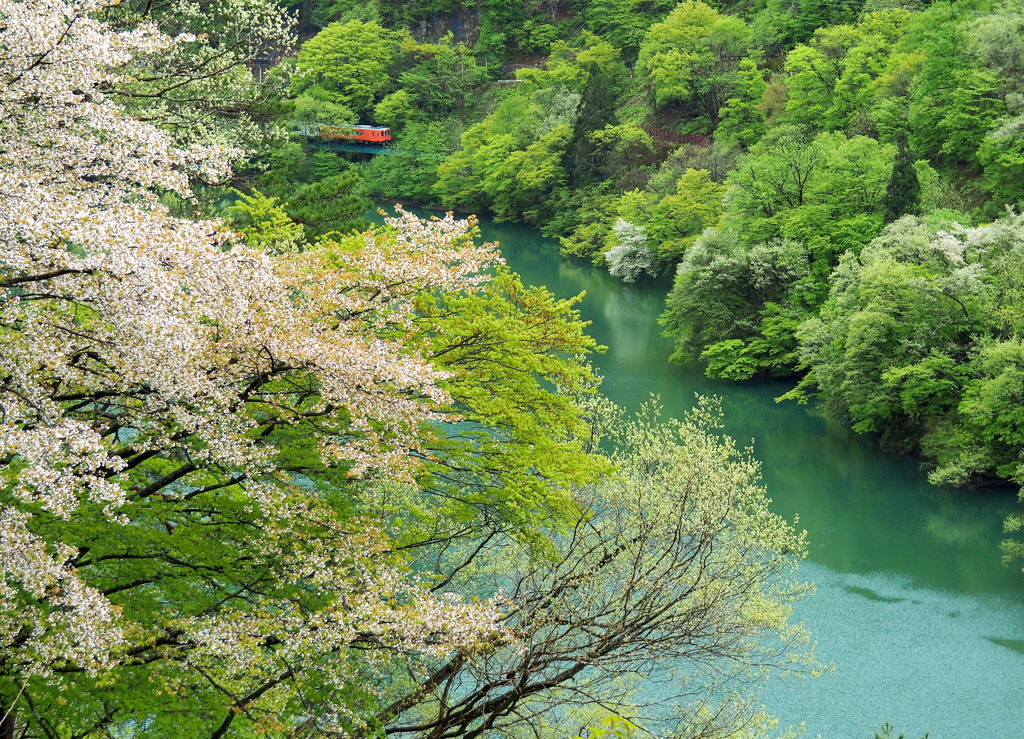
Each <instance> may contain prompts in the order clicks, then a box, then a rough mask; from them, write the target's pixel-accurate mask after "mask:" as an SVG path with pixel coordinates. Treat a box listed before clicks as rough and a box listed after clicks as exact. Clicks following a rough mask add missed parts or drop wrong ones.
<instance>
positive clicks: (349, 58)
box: [292, 20, 405, 114]
mask: <svg viewBox="0 0 1024 739" xmlns="http://www.w3.org/2000/svg"><path fill="white" fill-rule="evenodd" d="M404 37H405V34H402V33H398V32H394V31H389V30H387V29H385V28H383V27H381V26H380V25H378V24H377V23H373V22H363V21H357V20H351V21H349V22H347V23H332V24H331V25H329V26H327V27H326V28H325V29H324V30H323V31H321V32H320V33H318V34H317V35H316V36H314V37H313V38H311V39H310V40H309V41H307V42H306V43H305V44H303V45H302V48H301V49H300V50H299V55H298V68H297V72H296V74H295V76H294V77H293V78H292V92H293V94H295V95H303V96H306V97H309V98H312V99H313V100H316V101H321V102H325V103H334V104H338V105H343V106H346V107H347V108H350V109H351V110H352V111H354V112H355V113H356V114H361V113H363V112H365V111H367V110H369V109H370V108H371V107H372V106H373V104H374V103H375V102H377V101H378V100H379V99H380V98H381V97H382V96H383V94H384V93H385V91H386V90H387V88H388V86H389V85H390V84H391V79H390V75H391V71H392V65H393V64H394V63H395V62H396V61H397V59H398V55H399V51H400V47H401V43H402V40H403V38H404Z"/></svg>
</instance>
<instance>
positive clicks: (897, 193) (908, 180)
mask: <svg viewBox="0 0 1024 739" xmlns="http://www.w3.org/2000/svg"><path fill="white" fill-rule="evenodd" d="M882 208H883V210H884V216H885V220H886V222H887V223H891V222H892V221H895V220H896V219H897V218H899V217H900V216H903V215H917V214H918V213H919V212H920V210H921V183H920V182H919V181H918V179H917V169H916V168H915V167H914V156H913V154H911V152H910V150H909V149H908V148H907V143H906V141H905V140H903V139H902V138H901V139H900V141H899V148H898V149H897V150H896V160H895V161H894V162H893V166H892V175H891V176H890V177H889V184H888V185H887V186H886V188H885V197H884V198H883V199H882Z"/></svg>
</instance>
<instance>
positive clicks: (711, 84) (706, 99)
mask: <svg viewBox="0 0 1024 739" xmlns="http://www.w3.org/2000/svg"><path fill="white" fill-rule="evenodd" d="M750 40H751V39H750V32H749V29H748V28H747V27H746V24H744V22H743V21H742V20H740V19H739V18H736V17H735V16H725V15H721V14H720V13H719V12H718V11H717V10H715V9H714V8H712V7H710V6H709V5H706V4H704V3H703V2H700V0H686V2H682V3H680V4H679V5H678V6H676V8H675V10H673V11H672V12H671V13H669V15H668V17H666V18H665V20H664V21H662V22H661V23H656V24H654V25H653V26H651V28H650V30H649V31H648V32H647V35H646V37H645V38H644V42H643V45H642V46H641V47H640V57H639V59H638V60H637V64H638V66H639V67H640V68H641V69H642V70H643V71H644V74H645V77H646V79H647V82H648V86H649V87H650V90H651V94H652V98H653V100H654V103H655V105H656V106H658V107H661V106H666V105H669V104H672V103H681V104H683V105H692V106H695V107H697V108H698V109H699V110H700V111H701V112H702V113H703V114H704V115H706V116H707V118H708V120H709V122H710V126H711V128H712V129H713V128H714V127H715V126H716V125H717V124H718V116H719V110H720V109H721V107H722V106H723V105H725V102H726V100H728V99H729V98H731V97H733V95H732V93H733V91H734V90H735V87H736V75H735V71H736V62H735V61H734V60H737V59H739V57H740V56H741V55H744V54H745V53H746V51H747V49H748V47H749V46H750Z"/></svg>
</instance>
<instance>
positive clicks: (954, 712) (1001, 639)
mask: <svg viewBox="0 0 1024 739" xmlns="http://www.w3.org/2000/svg"><path fill="white" fill-rule="evenodd" d="M481 225H482V229H483V233H484V237H485V238H486V239H488V240H493V241H499V242H500V243H501V246H502V253H503V254H504V255H505V258H506V259H507V260H508V263H509V265H510V266H511V267H512V268H513V269H514V270H515V271H517V272H519V273H520V274H521V275H522V277H523V280H524V282H526V283H528V284H535V285H546V286H547V287H548V288H549V289H550V290H551V291H552V292H554V293H555V294H556V295H557V296H559V297H568V296H571V295H576V294H578V293H580V292H583V291H586V293H587V296H586V298H585V299H584V301H583V303H582V304H581V306H580V312H581V313H582V315H583V316H584V318H585V319H586V320H589V321H591V322H592V325H591V326H590V332H591V334H592V335H593V336H594V337H595V338H596V339H597V340H598V341H599V342H600V343H602V344H604V345H606V346H608V351H607V353H605V354H603V355H600V356H598V357H596V358H595V364H596V365H597V367H598V370H599V372H600V373H601V374H603V375H604V377H605V382H604V386H603V387H604V392H605V393H606V394H607V395H608V396H610V397H611V398H612V399H613V400H615V401H617V402H618V403H620V404H622V405H624V406H626V407H628V408H636V407H638V406H639V405H640V404H641V403H642V402H644V401H645V400H647V399H648V398H649V397H650V394H651V393H655V394H658V395H660V397H661V401H662V404H663V405H664V407H665V410H666V412H667V413H669V414H680V413H682V412H683V411H684V410H685V409H687V408H689V407H691V406H692V404H693V398H694V394H695V393H701V394H716V395H718V396H719V397H721V398H722V404H723V407H724V410H725V414H726V424H727V428H728V431H729V433H730V434H731V435H732V436H733V437H734V438H736V439H737V440H738V441H740V442H744V443H746V442H750V443H752V444H753V447H754V450H755V455H756V456H757V458H758V459H759V460H761V462H762V464H763V467H764V469H763V472H764V479H765V483H766V484H767V486H768V490H769V493H770V495H771V497H772V498H773V500H774V504H773V508H774V509H775V510H776V511H777V512H778V513H780V514H782V515H784V516H787V517H789V518H790V519H792V518H793V517H794V516H796V515H799V526H800V527H802V528H806V529H807V532H808V538H809V541H810V553H809V558H808V561H807V562H806V563H804V564H803V565H802V566H801V574H802V576H803V577H804V578H806V579H808V580H811V581H813V582H815V583H816V585H817V594H816V595H815V596H814V597H811V598H807V599H805V600H804V601H803V602H802V603H800V604H798V606H797V618H799V619H801V620H803V621H804V622H805V623H806V624H807V626H808V627H809V628H810V629H811V631H812V632H813V633H814V637H815V639H816V641H817V644H818V653H819V657H820V659H821V660H822V661H823V662H826V663H832V664H834V665H835V671H834V672H833V673H831V674H829V675H826V676H824V677H821V678H818V679H815V680H795V681H792V682H783V681H776V682H774V683H772V684H770V685H769V686H768V688H767V690H766V691H765V694H764V700H765V703H766V704H767V706H768V709H769V710H770V711H771V712H772V713H774V714H775V715H777V716H778V717H779V718H780V720H781V722H782V725H783V726H786V725H793V726H797V725H799V724H800V723H801V722H803V723H805V724H806V729H807V734H808V735H809V736H811V737H814V736H817V735H820V736H823V737H826V738H829V739H831V738H838V739H847V738H849V739H855V738H857V737H864V738H865V739H870V738H871V737H873V736H874V731H875V730H877V729H878V728H879V727H880V726H881V724H882V723H884V722H886V721H890V722H892V723H893V724H895V725H896V727H897V728H898V729H899V731H901V732H904V733H906V735H907V737H908V739H918V737H920V736H921V735H922V734H923V733H924V732H926V731H929V732H931V737H932V738H933V739H961V738H962V739H969V738H973V737H978V738H982V737H983V738H984V739H1018V738H1020V737H1024V574H1022V573H1021V572H1020V569H1019V568H1016V567H1014V568H1007V567H1004V566H1002V565H1001V564H1000V560H999V550H998V544H999V541H1000V539H1001V537H1002V532H1001V527H1002V519H1003V517H1004V516H1005V515H1006V514H1007V513H1008V512H1010V511H1012V510H1014V508H1015V499H1014V497H1015V496H1014V494H1013V491H1011V490H1008V489H1002V490H989V491H985V492H981V493H979V492H970V491H957V490H953V489H946V488H939V487H935V486H932V485H929V484H928V483H927V481H926V480H925V476H924V473H923V472H921V470H920V469H919V466H918V463H917V462H916V461H914V460H911V459H906V458H900V457H893V456H886V455H883V454H881V453H880V452H878V450H877V449H876V447H875V445H874V443H873V442H872V440H870V439H865V438H862V437H858V436H856V435H854V434H852V433H851V432H849V431H848V430H847V429H845V428H844V427H843V426H842V425H841V424H836V423H832V422H828V421H826V420H825V419H823V418H822V417H821V416H819V415H818V414H816V413H815V411H814V409H813V408H809V407H807V406H799V405H797V404H795V403H791V402H786V403H776V402H775V400H774V398H775V397H777V396H778V395H781V394H782V393H783V392H785V391H786V390H787V389H788V388H789V384H787V383H786V382H762V383H749V384H743V385H736V384H731V383H723V382H717V381H713V380H709V379H708V378H706V377H704V376H703V375H702V374H701V372H700V371H699V369H688V368H682V367H677V366H673V365H670V364H669V363H668V361H667V357H668V355H669V354H670V352H671V348H672V346H671V342H670V341H669V340H667V339H665V338H663V337H661V335H660V332H659V327H658V325H657V321H656V319H657V317H658V315H659V314H660V312H661V310H662V305H663V300H664V295H665V293H666V291H667V289H668V283H667V282H663V281H661V282H659V281H654V280H649V281H647V282H645V283H640V284H637V285H624V284H623V283H621V282H619V281H617V280H613V279H611V278H610V277H609V276H608V275H607V274H606V273H605V272H604V271H603V270H598V269H595V268H593V267H591V266H589V265H587V264H583V263H579V262H572V261H568V260H566V259H564V258H562V257H561V256H559V254H558V245H557V242H554V241H551V240H547V239H543V238H541V237H540V236H539V234H537V232H536V231H533V230H532V229H529V228H526V227H523V226H519V225H515V224H501V223H493V222H490V221H487V220H486V219H482V224H481Z"/></svg>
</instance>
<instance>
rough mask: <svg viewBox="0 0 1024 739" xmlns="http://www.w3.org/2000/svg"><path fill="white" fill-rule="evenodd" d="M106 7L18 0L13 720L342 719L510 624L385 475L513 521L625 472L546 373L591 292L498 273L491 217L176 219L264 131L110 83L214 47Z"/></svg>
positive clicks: (124, 728)
mask: <svg viewBox="0 0 1024 739" xmlns="http://www.w3.org/2000/svg"><path fill="white" fill-rule="evenodd" d="M107 5H108V3H106V2H104V0H28V1H24V2H23V1H16V0H0V18H2V21H3V22H2V24H0V47H2V49H3V54H2V55H0V121H2V122H3V125H2V127H0V142H2V145H0V242H2V245H0V736H2V737H4V739H6V738H7V737H13V736H47V737H55V736H64V735H73V736H83V735H86V734H89V733H90V732H101V733H103V734H108V733H111V732H112V733H118V732H120V733H122V734H124V733H126V732H127V733H130V734H131V735H132V736H138V737H142V736H159V737H167V736H210V737H222V736H225V735H227V734H228V733H229V732H232V733H234V732H237V731H240V730H241V731H245V732H257V733H260V732H264V733H266V732H274V731H284V730H285V729H287V730H288V732H289V735H290V736H301V735H318V736H322V735H332V736H339V735H343V734H344V732H346V731H348V730H351V729H352V728H353V727H361V726H364V721H363V720H362V718H361V717H362V716H363V715H369V714H371V713H372V711H369V710H367V706H372V705H373V704H374V703H375V702H376V701H378V700H379V696H378V695H377V693H376V690H377V688H375V687H374V686H375V678H374V675H377V674H381V672H382V670H383V668H385V667H386V666H387V664H388V663H389V662H392V661H394V660H399V659H403V658H404V657H405V656H408V655H419V657H420V658H423V657H426V656H431V655H432V656H433V657H434V658H435V659H441V658H443V657H445V656H446V655H449V654H451V653H453V652H454V651H456V650H457V651H458V652H459V653H463V654H472V653H474V652H475V651H477V650H480V649H489V648H493V645H496V644H501V643H504V642H505V641H507V640H508V639H509V638H510V633H509V631H508V630H507V628H505V627H504V626H503V625H502V624H501V623H500V613H499V607H498V606H499V604H498V603H497V602H496V601H491V600H484V601H477V602H475V603H467V602H464V601H463V600H462V599H461V598H459V597H457V596H456V595H453V594H450V593H449V594H445V595H441V594H437V593H435V592H434V590H435V589H436V586H435V583H434V582H433V581H432V580H431V575H430V572H429V571H428V570H426V569H425V568H424V567H422V566H417V568H416V571H415V572H413V569H412V567H411V564H410V560H409V555H408V554H407V553H406V551H408V550H413V551H415V549H416V547H417V546H423V541H407V542H395V541H394V540H393V539H392V538H391V537H389V536H388V534H387V532H386V531H385V529H386V527H387V525H389V524H394V521H390V522H389V521H385V520H380V519H374V518H372V516H371V514H372V513H374V512H375V511H377V510H379V508H374V507H373V506H371V505H369V504H368V503H367V501H370V502H372V501H373V500H375V498H374V495H377V493H374V490H376V489H377V488H379V487H380V485H379V484H378V483H374V482H373V481H374V480H385V479H386V480H388V481H389V484H390V485H391V486H399V487H402V489H406V490H413V491H419V492H418V493H415V494H418V495H428V494H429V493H430V491H431V490H433V491H435V492H441V493H446V492H448V491H449V489H450V488H453V487H458V488H459V489H463V487H462V484H461V483H462V482H463V481H464V482H465V483H466V487H465V490H466V492H465V493H464V494H463V498H462V499H459V498H458V496H452V495H449V496H447V497H446V498H445V500H446V501H448V502H446V503H445V505H457V506H459V510H460V511H461V515H462V516H463V519H462V520H463V521H466V520H467V518H466V517H467V516H469V517H472V516H477V515H479V516H485V517H486V518H487V520H488V521H489V522H491V523H492V524H493V525H494V526H498V527H501V528H503V529H504V530H520V531H523V530H525V528H526V525H525V523H524V522H525V520H526V512H527V511H531V512H533V513H543V512H544V511H548V512H550V511H553V510H555V509H556V508H557V507H558V506H559V505H562V506H564V505H565V501H566V497H565V493H564V490H565V487H566V485H568V484H569V482H571V481H572V480H575V479H582V478H586V477H587V474H588V472H587V471H588V470H589V472H590V474H591V475H592V474H593V473H596V471H597V470H598V468H599V464H598V463H597V462H588V461H587V459H589V458H587V457H586V456H585V455H582V454H581V453H579V450H578V448H577V446H576V445H575V443H574V442H573V441H572V440H571V438H570V436H571V432H572V429H573V426H574V423H575V421H574V420H573V419H574V418H575V415H574V413H575V411H574V410H573V408H572V405H571V404H570V403H567V402H565V401H560V400H558V398H557V396H555V395H553V394H551V393H549V392H547V391H545V390H543V389H542V387H541V384H540V383H541V382H542V379H541V378H542V377H544V376H547V375H551V376H552V377H553V378H557V379H558V380H559V381H561V382H563V383H568V384H569V385H573V384H578V383H580V382H582V381H584V380H585V379H586V378H587V377H588V375H589V373H588V371H587V370H586V367H585V365H583V364H582V363H581V361H580V360H576V359H571V358H567V357H572V356H575V355H577V354H579V353H580V352H584V351H587V350H588V349H590V348H592V347H593V342H592V341H590V340H589V339H587V338H586V337H585V336H584V335H583V333H582V329H581V327H580V324H579V321H578V320H577V319H576V317H575V312H574V311H573V310H572V308H571V303H568V302H565V301H554V300H553V299H552V298H550V296H548V295H544V294H541V293H538V292H537V291H525V290H523V289H522V286H521V285H519V284H518V282H517V281H516V280H515V279H514V277H512V276H511V275H507V274H503V276H502V277H501V279H500V280H498V281H497V282H496V283H495V284H494V285H493V286H490V285H486V283H487V278H486V277H485V274H484V272H485V270H486V269H488V268H489V267H491V266H492V265H494V264H495V262H496V260H497V254H496V251H495V250H494V248H493V247H492V246H488V245H484V246H477V245H475V244H474V242H473V240H472V224H471V223H467V222H462V221H456V220H454V219H453V218H451V217H448V218H444V219H441V220H435V221H432V222H421V221H419V220H417V219H415V218H413V217H411V216H408V215H405V214H400V215H399V216H398V217H397V218H394V219H391V220H390V221H389V224H388V226H387V227H385V228H383V229H379V230H377V231H376V232H371V233H368V234H365V235H361V236H354V237H351V238H349V239H347V240H344V241H342V242H341V243H334V242H327V243H323V244H320V245H318V247H317V248H316V249H304V250H297V249H294V248H291V249H280V250H270V251H264V250H261V249H260V248H257V247H253V246H247V245H246V244H245V243H244V242H243V241H242V240H240V239H239V238H238V237H237V236H235V235H234V234H232V233H230V232H228V231H227V230H226V229H225V228H224V227H223V225H222V224H220V223H217V222H211V221H192V220H182V219H181V218H178V217H175V216H174V215H172V213H171V212H169V211H168V209H167V208H166V207H165V206H164V205H163V204H162V196H166V195H168V194H173V195H174V196H176V197H177V198H179V199H180V201H182V202H188V201H189V200H190V199H191V198H192V192H191V189H190V179H191V178H193V177H202V178H205V179H220V178H223V177H224V176H226V174H227V173H228V171H229V167H228V161H229V160H230V159H231V157H232V156H234V155H235V154H236V152H234V151H232V150H229V149H225V148H222V147H216V146H199V145H193V146H191V147H190V148H181V147H180V146H177V145H175V143H174V140H175V139H174V138H173V137H172V135H171V134H170V133H168V132H165V131H164V130H161V129H158V128H156V127H154V126H153V125H152V124H150V123H146V122H143V121H141V120H140V119H139V118H138V117H137V116H133V115H130V114H129V112H128V109H126V108H125V107H124V106H123V105H122V104H121V103H119V102H118V99H122V98H123V96H119V97H116V98H115V97H111V96H110V94H108V93H109V92H110V91H112V90H123V89H125V86H127V85H130V84H131V82H132V80H131V79H129V78H128V76H126V73H125V72H124V71H123V70H124V69H126V68H131V66H130V65H131V60H132V59H133V58H134V57H136V56H139V55H141V56H144V57H145V56H149V57H155V56H159V55H160V54H168V53H170V51H169V50H172V49H173V48H174V46H175V44H176V43H187V42H190V40H189V38H187V37H186V38H183V39H182V38H179V39H172V38H170V37H168V36H167V35H165V34H163V33H161V32H160V31H159V30H158V29H157V28H156V27H154V26H152V25H145V24H142V25H137V26H131V27H125V28H118V29H115V28H114V27H111V26H109V25H107V24H106V23H105V22H104V21H103V20H102V15H103V13H104V12H105V11H108V10H109V8H108V7H106V6H107ZM162 104H163V103H161V105H162ZM138 105H141V104H140V103H138V101H136V102H135V103H134V104H133V111H134V112H138V107H137V106H138ZM292 230H294V229H292ZM474 294H477V298H476V299H477V300H478V307H477V308H476V310H475V312H474V311H469V310H467V311H466V314H465V315H466V317H465V318H463V317H462V316H461V315H460V314H456V313H452V312H450V311H448V310H445V309H444V306H445V304H444V302H443V301H444V300H446V299H447V300H449V301H455V300H459V301H465V300H470V299H473V296H474ZM427 295H429V296H432V297H431V300H432V301H433V302H432V303H431V304H429V305H428V304H427V303H424V302H423V300H424V296H427ZM445 296H449V297H448V298H445ZM438 301H441V302H438ZM431 305H432V306H433V308H431ZM531 311H534V312H537V314H538V317H537V318H536V319H534V318H531V317H530V316H529V315H528V314H530V312H531ZM499 318H500V320H499ZM517 321H518V323H519V324H521V325H522V326H526V327H530V326H534V327H536V328H535V331H536V332H539V333H537V334H536V335H535V338H536V339H537V340H536V341H535V342H534V343H532V344H524V343H521V342H520V343H518V344H515V345H514V346H512V347H511V348H510V350H511V351H516V352H518V353H519V361H520V362H523V364H522V365H521V366H522V367H523V368H524V369H523V370H522V371H519V372H517V373H514V374H516V375H517V380H516V382H517V383H518V384H512V385H503V386H502V387H503V388H504V389H495V388H492V387H490V386H488V384H487V380H486V379H485V380H484V381H483V382H482V383H474V382H473V381H472V380H471V377H472V376H473V375H472V373H471V370H472V372H474V373H480V372H483V373H484V376H485V378H492V379H500V377H501V375H502V373H506V374H507V373H509V372H510V371H509V370H508V369H507V363H506V362H504V361H502V357H500V356H497V354H496V352H499V351H500V346H501V344H500V341H499V342H498V343H496V342H495V341H492V340H491V339H492V338H495V337H496V338H497V339H499V340H505V339H504V338H503V337H502V336H501V335H500V334H495V335H494V336H493V337H492V336H491V334H489V333H488V332H489V331H492V330H494V331H497V330H498V325H505V324H515V323H516V322H517ZM502 322H503V323H502ZM471 323H472V325H470V324H471ZM555 324H561V325H563V326H564V327H565V328H564V330H563V331H555V330H552V329H551V328H550V327H551V326H552V325H555ZM444 336H448V337H453V336H457V337H460V338H459V339H458V340H455V339H449V340H446V339H445V338H444ZM525 340H526V341H529V340H530V339H529V337H527V338H526V339H525ZM446 341H448V343H447V344H446ZM488 368H490V369H489V370H488ZM487 372H489V373H490V374H487ZM516 393H525V394H526V396H527V397H528V399H529V400H530V402H531V403H533V404H534V407H535V408H536V409H537V412H538V413H539V414H540V415H539V416H538V418H539V419H540V421H534V420H531V419H530V418H528V416H529V414H526V413H522V412H520V413H519V414H518V415H517V414H515V413H514V412H513V411H512V406H513V405H514V403H515V400H516ZM458 419H465V420H467V421H472V422H473V423H472V424H469V425H471V426H472V427H473V429H486V428H487V426H486V424H487V423H488V421H489V419H494V420H493V421H491V427H492V428H493V429H494V432H496V433H500V435H501V438H502V439H503V440H504V441H505V442H506V447H508V448H511V449H513V450H515V449H518V450H522V451H521V458H520V457H517V456H516V454H514V453H512V454H505V455H504V456H501V455H500V454H498V450H499V444H497V443H496V442H495V441H493V440H491V439H490V438H488V437H487V436H486V435H484V434H481V433H479V432H474V433H472V434H462V435H459V434H456V435H453V434H452V433H450V431H448V430H446V429H445V428H444V427H443V426H442V425H441V424H442V423H443V422H446V421H452V420H458ZM542 422H551V423H552V424H553V426H552V427H553V428H555V429H559V428H562V429H565V431H564V432H558V431H555V432H551V433H549V434H548V435H547V436H545V437H544V439H540V438H538V433H539V429H540V425H539V424H540V423H542ZM560 434H561V436H560V437H559V435H560ZM529 449H540V450H542V451H543V453H544V457H545V461H539V460H535V461H534V463H533V464H531V465H528V464H526V462H525V461H523V460H525V459H526V458H527V457H528V455H529ZM570 459H572V460H575V461H576V462H577V463H579V462H581V461H582V466H580V465H579V464H570V462H569V460H570ZM501 465H504V468H505V469H508V470H511V472H510V473H509V474H511V478H510V479H512V480H513V481H514V483H515V484H514V485H512V486H510V487H509V488H508V491H507V492H505V488H504V486H502V485H496V484H495V482H496V480H498V479H499V478H500V477H501V476H502V475H503V474H504V472H503V469H502V467H501ZM570 470H571V474H570ZM456 476H458V477H459V478H460V480H458V481H457V482H458V484H456V482H453V480H455V478H456ZM559 477H561V484H560V485H552V484H551V483H552V482H558V480H559ZM360 479H362V480H363V482H358V480H360ZM474 485H475V488H474V487H473V486H474ZM531 496H532V497H531ZM443 512H444V511H441V512H440V513H438V514H437V515H434V516H433V517H432V520H435V521H436V520H438V519H439V518H440V515H441V513H443ZM428 518H431V517H429V516H424V517H422V519H421V521H420V522H419V524H418V528H415V530H416V531H418V532H426V531H427V529H428V528H429V527H430V523H429V521H427V519H428ZM469 530H470V531H473V532H476V531H477V530H478V529H477V528H474V527H473V526H470V527H469ZM449 535H450V536H452V537H457V536H458V535H459V534H458V532H455V533H450V534H449ZM522 536H525V537H527V538H528V534H527V533H523V534H522ZM424 537H425V540H430V541H434V540H436V537H434V539H431V537H430V536H429V534H424ZM413 538H415V537H413ZM242 727H244V728H242Z"/></svg>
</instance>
